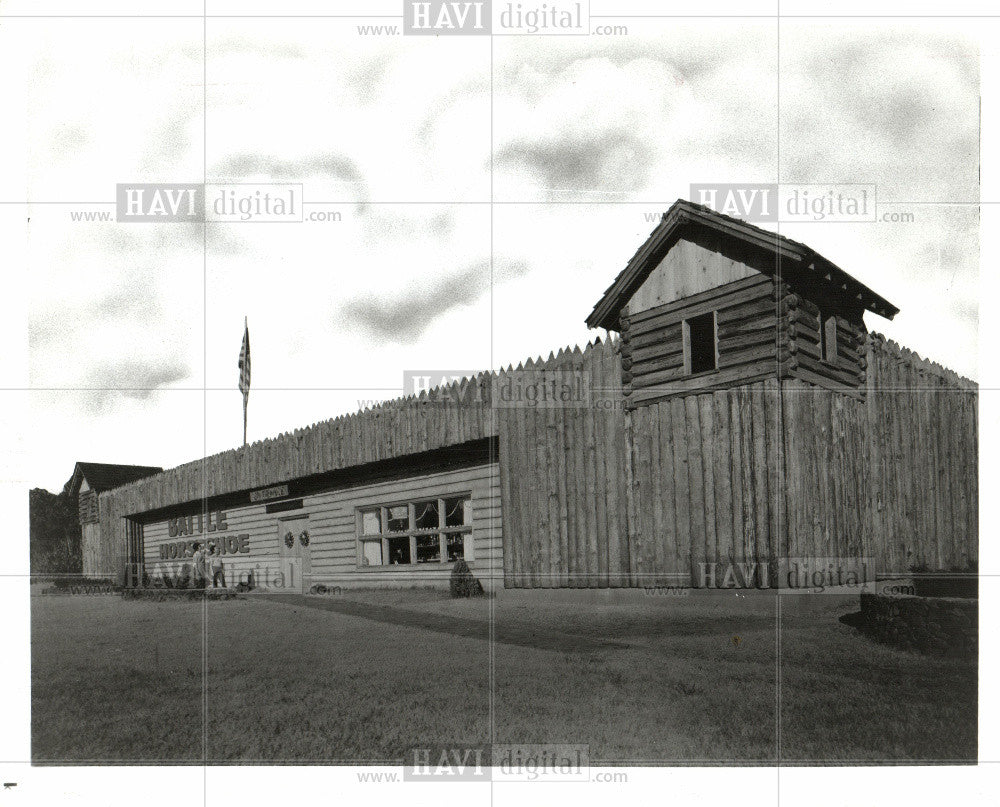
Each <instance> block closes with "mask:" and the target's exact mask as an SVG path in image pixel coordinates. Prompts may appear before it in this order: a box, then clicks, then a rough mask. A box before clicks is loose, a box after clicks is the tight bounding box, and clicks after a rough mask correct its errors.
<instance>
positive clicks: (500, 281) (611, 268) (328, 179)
mask: <svg viewBox="0 0 1000 807" xmlns="http://www.w3.org/2000/svg"><path fill="white" fill-rule="evenodd" d="M364 22H365V21H364V20H358V19H350V20H346V19H267V18H253V19H215V20H209V21H208V24H207V39H206V38H203V23H202V21H201V20H200V19H163V18H160V19H156V20H143V19H128V18H121V19H111V18H105V19H92V20H79V19H77V20H62V19H49V20H45V19H16V20H6V21H5V22H4V23H3V26H2V35H3V36H4V37H5V38H6V40H7V41H8V42H16V44H17V46H18V48H19V49H21V51H22V52H23V53H24V56H25V57H26V59H25V63H26V64H28V65H29V67H28V76H27V78H28V84H27V86H28V92H27V95H26V99H25V105H26V109H25V115H26V118H25V119H26V121H27V127H26V131H25V140H26V143H27V152H26V163H25V165H26V175H25V177H24V181H23V183H21V184H9V183H5V185H4V187H5V188H7V189H8V190H7V193H8V198H6V199H4V200H3V201H7V202H21V201H26V202H28V204H27V206H26V207H24V208H23V210H24V211H26V213H25V218H26V219H28V221H27V245H28V249H27V266H26V267H25V270H26V271H25V272H24V275H23V279H24V282H25V283H26V284H27V299H28V305H27V310H26V311H25V312H23V316H24V318H25V320H26V322H25V327H26V329H27V333H28V361H27V367H26V370H25V372H26V375H27V378H26V383H27V384H28V385H29V386H30V387H31V390H30V391H29V392H26V393H24V394H22V395H19V397H18V399H17V405H18V406H20V407H22V408H23V410H24V413H25V415H26V418H27V421H26V422H27V423H28V427H27V428H26V429H23V430H22V431H21V432H19V434H18V437H19V438H20V440H21V454H20V457H19V459H18V463H19V467H20V468H21V470H22V473H23V479H24V481H26V482H28V483H29V484H30V485H32V486H36V485H37V486H43V487H47V488H49V489H58V488H59V487H60V486H61V485H62V484H63V482H65V481H66V479H67V478H68V477H69V475H70V473H71V471H72V466H73V463H74V461H76V460H91V461H103V462H126V463H141V464H157V465H163V466H167V467H169V466H173V465H177V464H179V463H182V462H186V461H189V460H191V459H194V458H196V457H198V456H200V455H201V454H202V452H203V451H207V452H208V453H214V452H217V451H221V450H224V449H227V448H232V447H234V446H237V445H239V443H240V441H241V437H242V408H241V407H242V404H241V398H240V394H239V392H238V391H237V389H236V382H237V375H238V373H237V369H236V360H237V354H238V351H239V346H240V339H241V336H242V331H243V318H244V316H246V317H248V319H249V323H250V333H251V343H252V353H253V392H252V393H251V398H250V427H249V436H250V439H251V440H253V439H260V438H263V437H268V436H272V435H274V434H277V433H278V432H281V431H285V430H289V429H292V428H295V427H297V426H302V425H306V424H309V423H313V422H315V421H319V420H322V419H325V418H328V417H332V416H334V415H337V414H339V413H341V412H345V411H351V410H353V409H356V408H357V407H358V404H359V401H364V400H370V399H381V398H386V397H394V396H396V395H397V394H399V393H400V391H401V389H400V388H401V384H402V374H403V371H404V370H413V369H442V370H444V369H446V370H454V371H456V372H463V371H472V370H480V369H485V368H488V367H492V368H497V367H499V366H506V365H507V364H508V363H511V362H513V363H517V362H518V361H520V360H523V359H526V358H528V357H529V356H537V355H539V354H542V353H544V354H546V355H547V354H548V352H549V351H550V350H553V349H558V348H559V347H561V346H566V345H575V344H584V343H586V341H587V340H589V339H592V338H593V337H595V336H597V335H598V334H597V333H595V332H588V330H587V328H586V326H585V325H584V322H583V320H584V318H585V317H586V315H587V314H588V313H589V312H590V309H591V307H592V306H593V304H594V303H595V302H596V301H597V299H598V298H599V297H600V295H601V294H602V292H603V291H604V289H605V288H606V287H607V285H608V284H609V282H610V281H611V279H612V278H613V277H614V276H615V275H616V274H617V273H618V271H620V269H621V268H622V267H623V266H624V264H625V262H626V261H627V260H628V258H629V257H630V256H631V255H632V254H633V252H634V251H635V250H636V248H637V247H638V246H639V244H641V243H642V241H643V240H644V239H645V238H646V236H647V235H648V234H649V232H650V231H651V230H652V229H653V227H654V226H655V221H656V218H657V217H658V216H659V214H660V213H662V211H663V210H665V209H666V208H667V207H668V206H669V205H670V203H671V202H672V201H673V200H675V199H676V198H678V197H687V196H688V186H689V184H690V183H697V182H719V181H722V182H774V181H782V182H794V183H823V182H826V183H831V182H840V183H874V184H876V185H877V186H878V197H879V203H880V207H879V212H880V213H883V212H890V211H896V212H905V213H912V214H913V217H914V220H913V222H912V223H864V224H844V223H837V224H834V223H815V224H795V225H782V226H781V232H782V233H783V234H785V235H788V236H790V237H792V238H794V239H796V240H799V241H803V242H805V243H807V244H809V245H810V246H812V247H813V248H815V249H816V250H818V251H819V252H821V253H823V254H824V255H826V257H828V258H830V259H831V260H833V261H834V262H835V263H837V264H838V265H840V266H841V267H843V268H844V269H845V270H847V271H848V272H850V273H851V274H853V275H855V276H856V277H857V278H859V279H860V280H862V281H863V282H864V283H866V284H867V285H869V286H871V287H872V288H873V289H874V290H875V291H877V292H879V293H880V294H882V295H883V296H884V297H886V298H888V299H889V300H890V301H891V302H893V303H894V304H896V305H897V306H899V308H900V309H901V313H900V314H899V315H898V316H897V318H896V320H895V321H893V322H891V323H890V322H887V321H885V320H882V319H880V318H878V317H877V316H875V315H871V314H869V315H866V318H867V323H868V327H869V329H872V330H877V331H880V332H882V333H884V334H886V335H887V336H890V337H891V338H894V339H897V340H898V341H900V342H902V343H904V344H906V345H908V346H910V347H912V348H913V349H915V350H917V351H918V352H920V353H921V354H923V355H927V356H929V357H931V358H934V359H936V360H939V361H942V362H943V363H946V364H948V365H949V366H951V367H953V368H954V369H955V370H957V371H959V372H961V373H963V374H966V375H970V376H973V377H975V375H976V372H977V371H976V368H977V347H978V346H977V328H978V306H977V284H978V276H979V267H978V258H979V246H978V245H979V213H978V208H977V206H976V203H977V202H978V199H979V184H978V183H979V53H978V45H977V39H976V30H975V27H974V25H959V24H952V23H948V22H943V21H941V20H932V21H929V22H932V23H933V24H932V25H920V24H916V23H908V22H901V21H898V20H896V21H891V20H890V21H885V22H882V21H874V20H860V21H849V20H841V21H838V22H829V21H826V22H820V21H809V20H798V21H793V20H786V21H783V22H782V24H781V32H780V48H779V47H778V44H779V42H778V35H777V30H776V26H775V24H774V21H773V20H768V19H762V20H753V19H741V20H724V19H701V20H687V21H685V20H659V21H658V20H653V19H645V20H640V19H630V20H628V21H627V22H628V24H629V31H628V35H627V36H617V37H597V36H580V37H564V38H552V37H516V38H515V37H511V38H501V37H497V38H494V40H493V41H492V43H491V42H490V40H489V39H487V38H480V37H443V38H422V37H399V36H361V35H359V33H358V29H357V25H358V24H360V23H364ZM206 53H207V61H206V60H205V58H204V57H205V54H206ZM779 54H780V56H779ZM206 178H207V180H208V181H209V182H212V181H217V182H221V181H229V182H301V183H303V185H304V197H305V200H306V201H307V203H310V205H309V208H308V210H317V211H318V210H325V211H335V212H338V213H340V215H341V220H340V221H333V222H325V223H318V222H309V223H301V224H253V225H245V224H226V225H221V224H216V225H209V226H208V228H207V229H206V230H204V231H203V228H202V227H201V226H200V225H179V224H164V225H152V224H117V223H114V222H105V223H101V222H79V221H73V220H72V214H73V213H74V212H79V211H101V210H104V211H108V210H111V211H113V204H112V203H113V201H114V193H115V184H116V183H119V182H201V181H203V180H204V179H206ZM22 187H23V190H24V198H21V196H20V194H19V189H20V188H22ZM8 214H9V211H8ZM23 422H24V421H22V423H23Z"/></svg>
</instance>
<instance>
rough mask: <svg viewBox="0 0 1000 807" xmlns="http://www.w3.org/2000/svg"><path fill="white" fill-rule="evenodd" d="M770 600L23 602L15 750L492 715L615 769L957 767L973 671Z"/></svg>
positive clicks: (276, 748)
mask: <svg viewBox="0 0 1000 807" xmlns="http://www.w3.org/2000/svg"><path fill="white" fill-rule="evenodd" d="M777 599H778V598H776V597H775V596H773V595H769V594H764V593H751V594H749V595H746V596H737V595H736V594H735V593H733V592H726V593H713V594H702V593H695V594H693V595H691V596H688V597H677V596H673V597H643V596H642V595H640V594H637V595H636V596H634V597H632V598H630V599H629V600H627V601H615V602H611V601H608V602H599V601H594V600H587V599H585V598H581V599H577V600H574V599H572V598H556V597H553V596H551V595H550V594H547V593H546V592H544V591H539V592H530V593H518V594H516V595H510V594H508V595H504V596H502V597H501V598H499V599H497V600H494V601H492V602H491V601H489V600H486V599H479V600H471V601H454V600H451V599H450V598H448V596H447V593H441V592H436V591H429V590H396V591H378V592H374V591H360V592H345V593H344V595H343V596H340V597H323V598H308V602H310V603H311V605H305V604H304V603H303V601H301V600H300V601H297V602H296V601H293V602H278V601H276V600H275V599H273V598H268V597H247V598H243V599H240V600H236V601H229V602H211V603H196V602H165V603H164V602H151V601H123V600H121V599H119V598H117V597H108V596H104V597H34V598H33V600H32V754H33V758H34V760H35V761H36V762H46V761H51V762H65V761H78V762H83V761H89V762H98V761H103V762H109V763H113V762H124V761H129V762H141V761H148V762H177V763H185V762H188V763H197V764H201V763H202V762H203V761H204V760H206V759H208V760H209V761H220V762H222V761H225V762H243V763H251V762H261V763H275V762H353V763H355V764H362V763H364V762H383V763H388V762H390V761H393V762H399V761H401V760H402V759H403V758H404V756H406V754H407V751H408V749H410V748H412V747H414V746H421V747H428V746H432V747H434V746H450V747H452V746H453V747H473V746H475V747H478V746H482V745H485V744H487V743H488V742H489V740H490V721H491V714H492V721H493V731H494V735H493V736H494V739H495V741H496V742H498V743H521V742H523V743H574V744H587V745H589V746H590V757H591V760H592V761H604V762H618V763H623V764H624V763H631V764H641V763H656V762H666V761H671V762H678V763H680V762H682V761H688V762H718V763H726V762H729V763H731V764H732V763H736V762H748V763H754V762H756V763H763V764H773V762H774V761H775V760H776V759H777V755H778V754H779V743H780V757H781V760H782V762H792V763H794V762H806V763H809V762H812V763H823V762H829V763H833V762H837V761H845V762H846V761H869V762H878V761H914V762H915V761H918V760H919V761H932V760H933V761H946V760H954V761H970V760H974V759H975V757H976V752H977V748H976V706H977V703H976V697H977V671H976V668H975V667H974V666H972V665H968V664H963V663H961V662H957V661H946V660H937V659H931V658H926V657H923V656H919V655H915V654H912V653H906V652H902V651H899V650H895V649H892V648H889V647H884V646H881V645H878V644H875V643H873V642H871V641H869V640H867V639H865V638H863V637H861V636H859V635H857V634H856V633H855V631H854V630H853V629H852V628H850V627H848V626H847V625H844V624H842V623H841V622H839V621H838V617H840V616H842V615H844V614H846V613H848V612H851V611H856V610H857V596H856V594H855V595H851V596H843V597H841V596H831V595H828V594H827V595H816V596H810V595H788V596H782V597H780V608H781V620H780V625H781V628H780V631H778V630H777V626H778V621H777V618H778V617H777V605H778V603H777ZM313 606H323V607H313ZM327 606H328V607H330V608H331V609H334V610H325V607H327ZM366 608H371V609H372V610H371V616H372V618H371V619H369V618H365V617H362V616H359V615H358V614H360V613H365V609H366ZM337 609H340V610H337ZM491 609H492V611H493V616H494V625H495V635H496V636H497V637H499V638H500V641H497V642H494V643H493V644H492V653H491V652H490V651H491V644H490V643H489V642H488V641H486V637H487V636H488V627H487V626H488V620H489V613H490V610H491ZM452 623H453V624H454V625H455V629H454V630H450V629H449V627H448V626H449V624H452ZM734 636H738V637H739V643H738V644H737V643H735V642H734V641H733V637H734ZM779 636H780V664H779V663H778V662H779V657H778V642H777V638H778V637H779ZM491 670H492V676H491ZM491 678H492V696H493V697H492V703H491ZM491 706H492V713H491ZM779 709H780V720H779Z"/></svg>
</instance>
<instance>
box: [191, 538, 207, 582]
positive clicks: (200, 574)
mask: <svg viewBox="0 0 1000 807" xmlns="http://www.w3.org/2000/svg"><path fill="white" fill-rule="evenodd" d="M193 561H194V587H195V588H205V548H204V547H203V546H202V545H201V544H195V545H194V558H193Z"/></svg>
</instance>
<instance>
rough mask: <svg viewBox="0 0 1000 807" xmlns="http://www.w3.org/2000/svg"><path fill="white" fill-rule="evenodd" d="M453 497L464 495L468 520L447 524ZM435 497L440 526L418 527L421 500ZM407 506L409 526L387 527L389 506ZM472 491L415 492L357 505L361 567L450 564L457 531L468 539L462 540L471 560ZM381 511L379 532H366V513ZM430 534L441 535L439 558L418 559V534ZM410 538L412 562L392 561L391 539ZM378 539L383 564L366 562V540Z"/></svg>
mask: <svg viewBox="0 0 1000 807" xmlns="http://www.w3.org/2000/svg"><path fill="white" fill-rule="evenodd" d="M449 499H464V500H465V507H467V508H469V516H468V520H469V523H468V524H459V525H456V526H451V527H449V526H447V525H446V522H447V519H448V512H447V509H446V508H445V502H446V501H447V500H449ZM428 501H434V502H436V504H437V510H438V526H436V527H424V528H417V527H416V526H415V525H416V505H417V504H420V503H421V502H428ZM404 506H405V507H406V511H407V522H408V524H407V529H405V530H393V531H389V530H388V529H387V528H386V527H387V525H388V516H387V513H388V510H389V508H392V507H404ZM471 508H472V491H459V492H455V493H444V494H438V495H434V494H427V495H424V496H413V497H412V498H409V499H397V500H393V501H387V502H380V503H378V504H365V505H358V506H356V507H355V508H354V512H355V525H356V528H355V542H356V544H357V567H358V570H359V571H376V570H386V569H389V570H391V569H399V568H406V569H435V568H450V567H451V566H452V565H453V564H454V563H455V562H456V561H454V560H448V537H449V536H453V535H462V536H463V538H464V540H463V543H462V547H463V549H462V559H463V560H466V561H467V562H468V563H470V564H471V562H472V559H473V558H474V557H475V555H474V552H473V551H472V550H473V544H472V543H471V540H472V537H473V527H472V510H471ZM373 511H377V512H378V514H379V532H378V533H370V534H366V533H365V532H364V514H365V513H371V512H373ZM427 535H437V536H438V545H439V549H438V560H437V561H424V562H420V563H418V562H417V538H418V537H421V536H427ZM402 537H407V538H409V551H410V562H409V563H388V562H387V561H388V558H389V539H390V538H402ZM376 542H378V543H379V544H380V546H381V551H382V563H381V564H379V565H371V564H366V563H364V559H365V544H366V543H376Z"/></svg>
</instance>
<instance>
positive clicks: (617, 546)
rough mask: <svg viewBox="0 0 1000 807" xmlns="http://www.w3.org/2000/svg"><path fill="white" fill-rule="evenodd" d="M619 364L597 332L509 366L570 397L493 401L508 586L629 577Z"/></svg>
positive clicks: (616, 582) (512, 374)
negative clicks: (543, 357)
mask: <svg viewBox="0 0 1000 807" xmlns="http://www.w3.org/2000/svg"><path fill="white" fill-rule="evenodd" d="M621 369H622V368H621V357H620V354H619V350H618V344H617V343H616V342H612V341H608V342H605V343H603V344H602V343H601V342H600V341H598V342H597V343H595V344H593V345H589V346H588V347H587V349H586V350H584V351H580V349H579V348H577V349H575V350H573V351H565V352H563V353H560V355H559V356H556V357H554V358H550V360H549V361H547V362H541V363H536V362H531V361H529V362H528V363H527V364H525V365H523V366H519V367H518V368H517V370H512V369H509V370H508V371H507V374H506V377H507V378H511V379H513V380H514V381H515V382H517V381H521V380H523V381H524V384H523V386H527V385H528V384H534V385H537V386H538V387H539V388H545V389H556V390H566V391H568V392H569V393H570V395H569V397H570V399H569V400H564V401H552V402H548V404H544V403H543V404H539V405H537V406H528V405H524V404H522V405H518V406H507V405H504V404H503V403H502V402H500V401H497V402H496V403H497V406H496V409H495V411H496V414H497V426H498V433H499V437H500V448H499V451H500V484H501V489H502V495H503V508H502V510H503V513H504V534H503V546H504V555H503V558H504V584H505V586H507V587H517V588H559V587H567V586H569V587H591V588H595V587H607V586H627V585H631V584H632V577H631V571H630V569H631V559H630V557H629V533H628V521H627V511H628V507H627V496H628V491H627V483H626V473H627V468H626V462H625V444H626V441H625V413H624V399H623V396H622V389H621ZM522 377H523V379H522ZM581 389H582V391H583V395H582V396H576V395H575V392H576V391H578V390H581Z"/></svg>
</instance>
